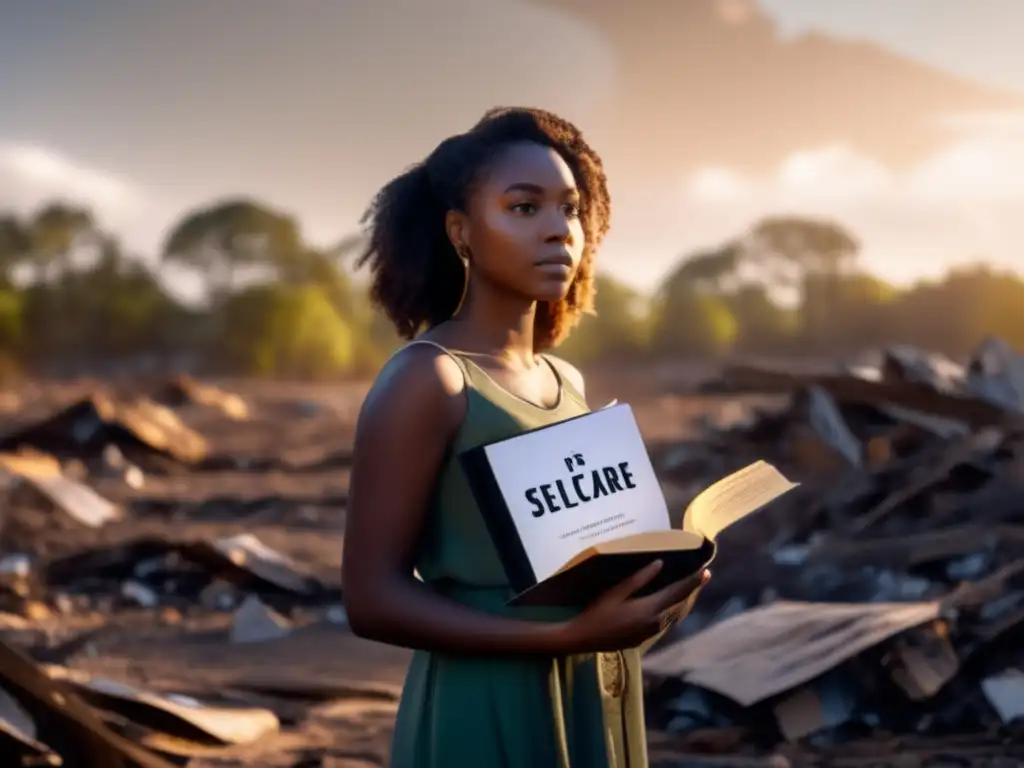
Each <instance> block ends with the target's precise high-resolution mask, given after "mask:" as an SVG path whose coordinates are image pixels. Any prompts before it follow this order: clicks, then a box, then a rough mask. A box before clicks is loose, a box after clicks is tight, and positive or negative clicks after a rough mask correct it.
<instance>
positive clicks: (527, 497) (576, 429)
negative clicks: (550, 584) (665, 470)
mask: <svg viewBox="0 0 1024 768" xmlns="http://www.w3.org/2000/svg"><path fill="white" fill-rule="evenodd" d="M482 450H483V452H484V454H485V456H486V459H487V465H488V467H489V470H490V473H491V475H492V476H493V480H494V483H495V484H496V485H497V489H498V491H499V492H500V495H501V497H502V498H503V500H504V502H505V504H504V506H505V507H506V508H507V514H508V517H509V518H511V523H512V524H513V525H514V528H515V531H516V532H517V533H518V537H519V540H520V542H521V543H522V550H523V551H524V553H525V555H526V558H527V560H529V565H530V569H531V570H532V572H533V576H534V579H535V581H538V582H539V581H543V580H544V579H546V578H548V577H549V576H551V575H552V574H553V573H555V572H556V571H557V570H558V569H560V568H561V567H562V566H563V565H565V564H566V562H568V561H569V560H570V559H572V558H573V557H575V556H576V555H578V554H579V553H580V552H582V551H583V550H584V549H586V548H587V547H590V546H593V545H595V544H599V543H601V542H604V541H608V540H611V539H617V538H620V537H622V536H629V535H633V534H637V533H646V532H651V531H660V530H666V529H668V528H670V527H671V522H670V520H669V512H668V505H667V504H666V501H665V496H664V494H663V493H662V490H661V486H660V484H659V483H658V479H657V477H656V475H655V473H654V467H653V466H652V465H651V460H650V457H649V455H648V453H647V448H646V446H645V445H644V441H643V437H642V435H641V434H640V429H639V427H638V426H637V423H636V419H635V418H634V416H633V411H632V409H631V408H630V407H629V405H626V404H609V406H607V407H605V408H602V409H601V410H598V411H594V412H592V413H589V414H586V415H584V416H580V417H577V418H573V419H569V420H567V421H563V422H559V423H557V424H553V425H551V426H548V427H543V428H541V429H537V430H533V431H530V432H526V433H524V434H522V435H517V436H515V437H512V438H509V439H507V440H502V441H500V442H497V443H492V444H490V445H486V446H483V448H482ZM493 511H494V510H491V512H493Z"/></svg>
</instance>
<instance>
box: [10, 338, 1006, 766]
mask: <svg viewBox="0 0 1024 768" xmlns="http://www.w3.org/2000/svg"><path fill="white" fill-rule="evenodd" d="M702 390H703V393H702V394H696V395H695V394H694V393H693V391H692V389H691V390H687V392H685V393H682V394H684V396H687V397H691V396H695V397H702V398H713V399H715V400H716V402H718V403H720V405H721V408H720V411H719V418H715V417H709V418H706V419H704V420H703V421H702V422H701V425H700V426H701V429H702V434H700V435H698V437H697V438H696V439H694V440H690V441H679V440H675V441H672V442H669V443H665V444H659V445H651V446H650V449H651V453H652V458H653V459H654V461H655V465H656V467H657V469H658V471H659V475H660V477H661V479H662V482H663V486H664V488H665V492H666V495H667V496H668V497H669V499H670V501H671V502H672V504H671V506H672V507H674V508H676V509H679V510H682V509H684V508H685V505H686V503H687V502H688V501H689V500H690V499H691V498H692V497H693V496H695V495H696V493H697V492H699V491H700V490H701V489H702V488H703V487H705V486H706V485H707V484H709V483H710V482H712V481H714V480H716V479H718V478H719V477H722V476H724V475H726V474H728V473H730V472H731V471H733V470H735V469H738V468H739V467H741V466H743V465H745V464H747V463H749V462H750V461H751V460H755V459H761V458H763V459H766V460H769V461H771V462H772V463H773V464H775V465H776V466H778V467H779V468H780V469H781V470H783V471H784V472H785V473H786V474H787V476H789V477H792V478H794V479H797V480H800V481H801V485H800V487H799V488H798V489H797V490H795V491H793V492H792V493H790V494H788V495H787V496H786V497H783V498H782V499H780V500H779V501H777V502H776V503H774V504H773V505H772V506H770V507H769V508H768V509H766V510H764V511H763V512H761V513H759V514H757V515H754V516H751V517H750V518H748V519H746V520H744V521H742V522H740V523H739V524H737V525H736V526H734V527H733V528H732V529H730V530H729V531H727V532H726V533H724V534H723V535H722V540H721V542H720V544H721V546H720V549H719V554H718V557H717V559H716V561H715V563H714V565H713V570H714V572H715V577H714V578H713V579H712V581H711V582H710V583H709V584H708V585H707V587H705V589H704V591H703V593H702V595H701V597H700V599H699V600H698V602H697V605H696V608H695V611H694V613H693V614H692V615H691V616H690V617H689V619H687V621H686V622H684V623H683V624H682V625H681V626H679V627H678V628H677V629H676V630H675V631H674V632H673V633H671V634H670V635H668V636H667V637H665V638H664V639H663V640H662V641H661V642H660V643H659V644H658V645H657V646H656V647H655V648H654V649H653V650H652V651H651V652H650V653H649V654H648V656H647V657H646V660H645V666H646V683H645V684H646V696H647V700H648V714H649V718H650V724H651V726H652V731H651V735H650V741H651V751H652V755H651V757H652V765H654V766H663V767H664V768H668V767H669V766H674V767H675V768H680V767H681V766H692V767H694V768H696V767H698V766H712V765H715V766H748V767H749V768H754V766H773V767H774V768H783V767H784V766H792V767H793V768H797V767H798V766H808V767H811V766H826V765H828V766H843V767H844V768H854V767H856V768H868V767H869V766H887V765H900V766H922V768H923V767H924V766H936V767H938V766H952V765H956V766H978V767H979V768H980V767H981V766H993V767H995V766H1004V765H1005V766H1010V765H1021V764H1024V730H1022V724H1021V723H1022V716H1024V653H1022V651H1021V649H1022V648H1024V644H1022V643H1021V635H1022V632H1021V630H1022V628H1024V360H1022V358H1020V357H1019V356H1017V355H1016V354H1014V353H1013V352H1012V351H1011V350H1009V349H1008V348H1007V347H1006V346H1005V345H1003V344H1001V343H1000V342H998V341H991V342H988V343H987V344H986V345H984V346H983V348H982V349H981V350H980V351H979V353H978V354H977V355H975V356H974V358H972V360H971V361H970V362H969V363H968V364H967V365H966V366H958V365H955V364H954V363H952V362H951V361H948V360H944V359H941V358H939V357H936V356H929V355H925V354H922V353H919V352H917V351H916V350H910V349H906V348H899V347H897V348H892V349H889V350H886V352H885V353H884V355H883V356H882V359H881V362H880V364H879V365H876V366H873V367H870V366H860V365H857V366H849V367H847V368H845V369H844V368H840V369H836V370H829V371H822V372H817V373H808V374H795V373H793V372H792V371H790V370H785V371H783V370H776V369H772V368H769V367H757V366H751V365H743V366H740V365H735V366H728V367H726V368H725V369H724V371H723V372H722V375H721V376H720V377H719V378H717V379H716V380H714V381H711V382H707V383H706V384H705V386H703V387H702ZM748 394H754V395H756V396H757V397H756V398H748V397H747V395H748ZM766 396H767V398H768V400H767V402H766V400H765V397H766ZM751 399H755V400H757V401H758V402H759V403H762V404H761V405H758V406H750V405H748V401H749V400H751ZM158 401H159V402H158ZM188 407H201V408H206V409H213V410H216V411H218V412H220V413H221V414H222V417H223V418H224V419H227V420H229V421H231V422H232V423H235V424H241V423H244V422H245V420H246V419H247V418H249V417H250V413H251V412H252V411H251V409H250V408H249V407H248V405H247V404H246V403H244V402H241V401H240V400H239V399H238V398H237V397H229V396H224V395H222V394H220V393H218V391H217V390H216V389H214V388H211V387H208V386H205V385H203V386H199V385H196V384H194V383H190V382H189V381H188V380H186V379H183V378H182V379H178V380H175V381H174V382H172V384H171V385H168V386H166V387H165V388H163V389H162V390H160V394H159V395H155V396H154V399H153V400H147V399H145V398H139V397H134V396H133V397H131V398H117V397H113V396H108V395H101V394H95V393H94V394H90V395H89V397H87V398H84V399H83V400H81V401H79V402H78V403H73V404H71V405H70V406H67V405H66V404H65V407H62V408H58V409H56V411H55V415H47V416H45V417H42V418H40V419H38V420H37V421H35V422H33V423H19V424H16V425H15V426H14V427H13V428H12V429H11V430H10V431H8V432H7V433H6V434H5V435H2V436H0V480H2V481H3V491H2V493H3V499H4V506H3V534H4V535H3V538H2V539H0V541H2V550H0V638H2V641H0V753H2V754H5V755H6V754H12V755H18V756H19V757H20V758H21V759H22V760H23V761H24V762H23V764H26V765H29V764H32V765H46V764H50V765H62V764H63V765H75V766H83V768H100V767H101V766H102V768H108V767H110V766H129V765H138V766H144V768H163V766H167V765H182V764H186V763H187V761H188V760H190V759H192V760H201V759H202V757H203V756H207V757H209V756H211V755H212V756H214V758H215V759H218V760H219V759H220V758H216V756H217V755H222V754H224V755H226V754H228V753H230V751H231V749H233V748H237V747H239V745H242V746H244V745H246V744H252V743H254V742H256V741H259V740H260V739H262V738H265V737H266V735H267V734H268V733H275V732H278V731H280V730H282V729H284V728H287V727H288V726H289V725H294V724H295V723H298V722H304V721H305V720H307V719H308V718H309V717H311V715H310V712H313V711H315V710H316V707H317V706H319V705H322V704H323V702H326V701H330V700H332V699H335V698H338V697H344V696H349V695H353V693H352V692H353V691H356V692H357V694H358V695H359V696H360V697H364V698H366V697H369V698H379V699H381V700H385V701H391V702H393V701H394V699H395V697H396V696H397V690H395V689H393V688H389V687H388V686H386V685H381V684H380V683H379V682H374V681H372V680H366V679H359V674H358V673H359V670H352V669H351V668H346V671H345V672H344V674H342V673H341V672H338V673H337V674H335V673H332V672H331V671H330V670H329V669H328V668H327V667H325V666H324V665H325V664H327V665H329V664H331V663H336V664H344V663H345V658H344V657H345V653H344V651H343V647H344V643H345V642H349V641H350V640H346V639H345V638H351V636H350V635H349V634H348V633H347V632H346V631H345V629H344V624H345V615H344V609H343V593H342V591H341V585H339V584H333V583H326V582H325V581H323V580H322V579H320V578H318V577H316V576H315V575H313V574H311V573H308V572H306V571H305V570H304V569H303V568H302V567H301V566H300V565H298V564H297V563H296V562H295V561H294V560H291V559H289V558H288V557H287V556H286V555H284V554H283V553H281V552H278V551H275V550H274V549H272V548H270V547H268V546H266V545H265V544H264V543H263V542H262V541H260V540H259V538H258V537H256V536H254V535H253V534H251V533H250V532H248V531H245V530H244V528H245V524H244V522H242V523H241V528H242V530H238V529H237V528H236V529H235V530H234V531H233V532H231V533H222V534H218V535H213V534H200V535H189V528H188V526H184V527H181V526H174V525H172V526H170V530H172V531H175V532H176V533H175V535H170V534H169V533H168V530H169V529H168V528H167V527H164V528H161V529H160V533H159V535H157V534H154V533H153V532H152V531H148V530H147V529H145V527H144V526H143V527H142V528H141V529H140V528H138V527H136V528H133V529H130V530H131V531H133V533H131V535H130V536H120V537H118V536H113V535H111V536H105V535H103V532H104V531H108V530H116V529H118V526H121V525H123V524H124V521H125V520H131V519H133V518H134V519H135V521H136V523H139V521H143V522H144V521H147V520H150V519H152V518H158V519H160V520H168V519H170V520H181V521H191V520H195V519H216V520H224V519H235V520H243V521H244V520H245V519H252V516H256V515H267V514H270V515H272V516H275V517H274V519H275V520H285V521H286V520H287V519H291V518H287V517H281V515H285V514H286V513H285V512H282V509H283V507H282V506H281V504H280V500H276V501H275V500H273V499H269V498H249V499H241V498H239V499H230V498H217V499H209V498H207V499H201V500H196V501H194V502H191V503H189V504H183V503H182V502H180V501H171V500H167V499H162V498H160V496H159V494H152V493H149V494H147V488H148V486H147V483H148V482H149V476H151V475H152V476H157V475H160V474H161V473H168V474H171V475H173V474H175V473H182V472H184V473H196V472H200V473H201V472H221V471H227V470H230V469H232V468H235V469H241V468H244V469H245V470H246V471H249V472H284V473H288V472H304V471H309V467H310V466H314V465H315V466H316V467H318V468H327V467H337V466H342V465H344V462H345V461H346V458H345V457H344V456H342V455H337V456H326V457H324V456H321V457H319V458H317V459H315V460H314V461H313V462H312V463H310V462H308V461H303V460H293V461H284V460H282V459H281V458H280V457H254V456H248V457H246V456H241V457H240V456H238V455H231V456H222V455H217V454H216V451H214V450H213V449H212V448H211V447H210V445H208V442H207V440H206V439H205V438H204V437H203V435H202V433H201V431H197V430H195V429H193V428H192V427H189V426H186V425H185V424H184V423H183V422H182V420H181V419H180V418H179V417H178V413H177V411H178V410H180V409H182V408H188ZM306 410H307V411H308V412H309V413H315V409H306ZM111 477H113V478H116V479H117V481H118V482H121V483H123V484H124V485H125V486H127V487H130V488H132V489H134V494H133V496H132V498H131V500H130V502H128V503H120V504H118V503H113V502H111V501H108V500H107V499H106V498H104V497H103V496H102V495H101V494H100V493H99V492H97V490H96V486H97V483H95V482H92V481H93V480H96V479H102V478H111ZM315 503H320V504H321V505H331V506H333V507H335V508H337V509H343V507H344V503H345V498H344V494H340V495H339V496H337V497H335V498H329V499H328V498H320V499H318V500H314V499H306V500H300V501H295V502H294V503H293V504H292V506H293V507H301V509H298V511H296V509H292V511H291V512H288V513H287V514H296V515H299V516H300V517H299V518H297V519H302V520H305V519H306V515H308V514H309V511H308V509H306V508H307V507H315ZM314 512H315V509H314ZM282 524H286V523H282ZM140 531H141V532H140ZM128 609H132V610H137V611H143V612H149V613H151V614H154V615H156V616H157V617H158V619H159V622H160V623H162V624H164V625H174V624H175V623H176V622H182V621H183V620H184V619H183V617H186V618H187V617H190V616H202V615H205V614H209V613H211V612H218V613H220V614H223V615H226V616H228V617H230V621H229V623H228V625H227V626H222V627H221V629H220V630H218V631H219V632H220V634H218V635H217V639H216V641H215V642H213V644H212V645H211V644H210V643H207V644H206V645H202V647H201V651H202V652H201V653H200V651H199V650H197V649H199V648H200V646H199V645H197V644H196V643H192V644H191V645H190V644H189V643H183V642H180V641H178V642H177V644H167V645H162V646H159V649H158V650H157V651H154V652H153V653H152V654H150V655H149V656H147V657H146V658H147V659H148V661H147V662H146V663H147V665H148V666H147V670H148V671H147V675H146V676H145V677H146V679H147V680H150V681H151V684H150V685H145V686H144V685H140V684H139V683H138V682H137V680H138V677H137V676H136V677H135V678H134V679H135V680H136V682H131V683H130V682H129V681H128V680H129V678H128V677H127V676H121V675H113V674H112V675H97V674H85V673H84V672H83V671H82V669H81V668H80V667H81V665H80V664H79V663H77V662H76V661H75V660H76V659H80V658H83V657H85V658H89V657H91V656H94V655H95V654H96V653H97V651H95V649H94V641H95V633H96V632H98V631H101V629H97V628H96V627H90V628H88V629H82V630H80V631H77V632H73V633H71V634H70V636H66V637H53V636H49V635H47V633H46V632H41V631H40V630H39V626H41V624H45V622H46V617H48V616H52V615H69V616H79V615H81V616H85V615H88V614H90V612H92V613H93V614H101V615H109V614H111V613H112V612H117V611H119V610H128ZM153 642H155V640H154V641H153ZM289 643H291V645H289ZM211 654H212V655H211ZM242 656H246V657H247V658H249V659H250V661H251V662H253V661H254V663H250V665H249V666H248V667H247V668H246V670H245V672H244V673H242V672H235V673H229V672H227V671H225V670H227V669H229V668H232V667H231V664H232V663H233V662H237V661H238V659H239V658H240V657H242ZM309 658H316V659H318V662H317V664H316V665H314V666H315V669H313V670H311V669H310V668H309V664H308V663H307V664H306V665H305V666H302V664H300V663H299V662H302V661H308V659H309ZM403 658H404V657H403ZM327 659H329V660H330V661H325V660H327ZM180 666H184V667H186V668H192V669H198V668H200V667H203V668H204V670H205V671H206V672H207V673H208V674H209V675H211V677H210V679H211V680H216V686H217V690H216V691H210V690H209V689H207V690H203V691H194V690H182V689H181V687H180V684H181V680H180V679H177V680H172V679H168V677H167V675H166V674H164V673H161V672H159V670H160V669H164V670H165V671H168V669H167V668H176V667H180ZM254 666H255V667H256V668H258V669H260V670H261V673H260V674H258V675H255V676H254V674H253V667H254ZM297 670H305V671H304V672H299V671H297ZM168 672H169V671H168ZM225 750H226V751H225ZM327 754H328V752H325V751H323V750H321V751H320V752H316V750H309V749H307V750H306V751H305V752H304V753H303V755H302V756H301V757H296V759H295V761H293V762H292V763H290V764H292V765H303V766H310V768H312V766H318V765H328V764H331V763H327V762H323V761H324V760H325V759H328V758H327V757H325V756H326V755H327ZM331 754H339V753H331ZM214 758H211V759H214ZM224 759H225V760H227V758H226V757H225V758H224ZM368 759H369V758H368ZM374 759H378V758H374ZM370 762H371V763H372V762H373V761H372V760H371V761H370ZM5 764H6V763H5ZM194 764H196V765H199V764H202V765H207V764H208V763H198V762H196V763H194ZM216 764H218V765H220V764H223V765H227V764H234V765H240V764H250V763H248V762H246V761H242V762H236V763H229V762H224V763H219V762H218V763H216ZM274 764H275V765H278V764H280V765H285V764H288V763H284V762H279V763H274Z"/></svg>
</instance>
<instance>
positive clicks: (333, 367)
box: [221, 284, 354, 379]
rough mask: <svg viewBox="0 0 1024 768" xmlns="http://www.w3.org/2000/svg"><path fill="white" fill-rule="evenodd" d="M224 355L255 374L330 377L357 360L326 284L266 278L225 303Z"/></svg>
mask: <svg viewBox="0 0 1024 768" xmlns="http://www.w3.org/2000/svg"><path fill="white" fill-rule="evenodd" d="M222 311H223V313H224V318H223V323H222V327H223V329H224V336H223V340H224V349H223V350H222V352H223V356H222V358H221V359H222V361H223V362H226V363H228V364H229V365H230V366H231V367H232V368H233V369H234V370H236V371H240V372H242V373H244V374H248V375H253V376H274V377H277V376H282V377H291V378H300V379H302V378H304V379H326V378H331V377H334V376H338V375H339V374H343V373H347V372H348V371H349V370H350V368H351V365H352V362H353V353H354V340H353V333H352V329H351V328H350V327H349V325H348V324H347V323H346V322H345V320H344V318H343V317H342V316H341V315H340V314H339V313H338V311H337V309H336V308H335V307H334V305H333V304H332V303H331V300H330V297H328V296H327V294H326V293H325V292H324V291H323V289H322V288H320V287H318V286H313V285H288V284H266V285H258V286H254V287H252V288H249V289H246V290H244V291H242V292H240V293H237V294H234V295H232V296H231V297H230V298H229V299H228V300H227V302H226V303H225V305H224V307H223V310H222Z"/></svg>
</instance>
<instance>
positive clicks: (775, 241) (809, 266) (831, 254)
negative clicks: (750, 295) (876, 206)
mask: <svg viewBox="0 0 1024 768" xmlns="http://www.w3.org/2000/svg"><path fill="white" fill-rule="evenodd" d="M746 242H747V246H746V252H747V258H748V260H749V262H750V263H751V264H752V265H754V266H755V267H756V268H757V269H758V270H759V271H761V272H762V273H763V274H764V275H765V276H766V279H767V281H768V283H769V284H770V285H772V286H773V287H774V288H775V289H776V290H777V291H778V290H782V291H786V292H794V293H796V294H797V295H798V297H799V302H800V305H801V312H800V315H801V321H802V326H803V335H804V337H805V338H806V339H809V340H812V341H813V342H815V343H816V344H818V345H819V346H820V345H821V344H822V343H824V340H825V339H826V338H827V336H828V324H829V322H830V315H829V313H828V311H827V307H828V305H829V303H834V302H835V301H837V300H838V291H839V287H838V286H839V283H840V281H841V276H842V275H844V274H849V273H850V271H852V269H853V268H854V267H855V266H856V262H857V255H858V251H859V249H860V245H859V243H858V241H857V239H856V238H855V237H854V236H853V235H852V234H850V233H849V232H848V231H847V230H846V229H845V228H844V227H843V226H841V225H840V224H836V223H835V222H831V221H824V220H819V219H810V218H802V217H794V216H778V217H770V218H767V219H763V220H762V221H760V222H758V223H757V224H756V225H755V226H754V227H753V229H752V230H751V232H750V233H749V235H748V236H747V238H746ZM811 281H814V283H815V284H816V286H817V290H818V291H819V293H822V294H824V295H825V296H827V297H828V300H827V301H825V302H824V303H823V304H817V303H816V304H813V305H809V304H808V303H807V298H808V285H809V283H810V282H811Z"/></svg>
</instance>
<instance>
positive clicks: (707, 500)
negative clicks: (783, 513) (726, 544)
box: [683, 461, 799, 541]
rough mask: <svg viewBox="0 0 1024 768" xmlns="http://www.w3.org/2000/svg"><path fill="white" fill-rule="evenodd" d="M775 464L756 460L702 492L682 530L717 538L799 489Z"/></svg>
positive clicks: (691, 505) (688, 512) (687, 512)
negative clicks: (767, 505)
mask: <svg viewBox="0 0 1024 768" xmlns="http://www.w3.org/2000/svg"><path fill="white" fill-rule="evenodd" d="M798 485H799V483H793V482H791V481H789V480H788V479H786V477H785V476H784V475H783V474H782V473H781V472H779V470H777V469H776V468H775V467H773V466H772V465H771V464H769V463H767V462H765V461H756V462H754V463H753V464H750V465H749V466H747V467H744V468H743V469H741V470H739V471H738V472H734V473H733V474H731V475H729V476H728V477H726V478H723V479H722V480H719V481H718V482H717V483H715V484H714V485H712V486H711V487H709V488H707V489H705V490H704V491H702V492H701V493H700V494H699V495H698V496H697V498H695V499H694V500H693V501H691V502H690V506H689V507H687V508H686V514H685V515H684V516H683V530H684V531H691V532H693V533H698V534H701V535H703V536H705V537H706V538H708V539H710V540H712V541H714V540H715V538H717V536H718V534H719V533H721V532H722V531H724V530H725V529H726V528H728V527H729V526H730V525H732V524H733V523H735V522H736V521H737V520H740V519H741V518H744V517H746V516H747V515H749V514H750V513H751V512H756V511H757V510H758V509H760V508H761V507H763V506H764V505H765V504H767V503H768V502H770V501H773V500H774V499H777V498H778V497H779V496H781V495H782V494H784V493H788V492H789V491H791V490H792V489H794V488H796V487H797V486H798Z"/></svg>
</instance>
